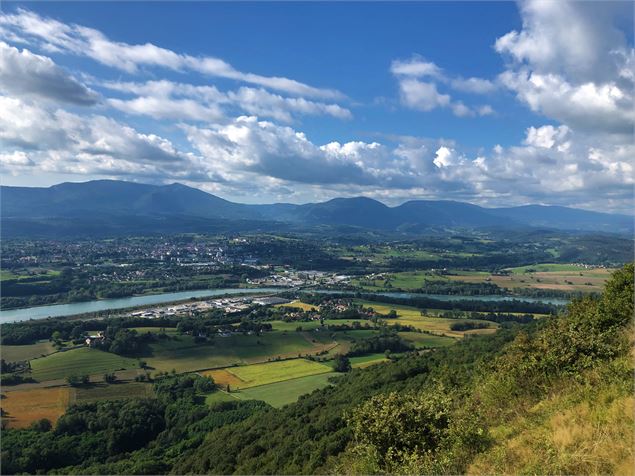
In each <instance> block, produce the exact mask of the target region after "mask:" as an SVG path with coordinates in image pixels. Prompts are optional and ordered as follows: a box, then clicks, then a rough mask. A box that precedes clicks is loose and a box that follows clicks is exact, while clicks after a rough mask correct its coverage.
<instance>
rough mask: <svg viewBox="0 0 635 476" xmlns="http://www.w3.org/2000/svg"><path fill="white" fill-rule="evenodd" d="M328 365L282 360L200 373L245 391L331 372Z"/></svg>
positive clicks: (300, 360) (298, 360) (302, 360)
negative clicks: (250, 388)
mask: <svg viewBox="0 0 635 476" xmlns="http://www.w3.org/2000/svg"><path fill="white" fill-rule="evenodd" d="M332 370H333V369H332V368H331V367H330V366H328V365H324V364H320V363H318V362H313V361H310V360H305V359H292V360H282V361H279V362H268V363H264V364H252V365H245V366H239V367H230V368H227V369H220V370H211V371H207V372H201V374H202V375H206V376H210V377H212V378H213V379H214V381H215V382H217V383H219V384H222V385H227V384H229V385H230V388H235V389H245V388H249V387H256V386H258V385H266V384H270V383H274V382H281V381H283V380H291V379H295V378H299V377H306V376H307V375H315V374H321V373H327V372H332Z"/></svg>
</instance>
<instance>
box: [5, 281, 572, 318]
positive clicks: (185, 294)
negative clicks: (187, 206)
mask: <svg viewBox="0 0 635 476" xmlns="http://www.w3.org/2000/svg"><path fill="white" fill-rule="evenodd" d="M281 291H285V289H282V288H252V289H237V288H222V289H204V290H200V291H182V292H177V293H163V294H148V295H145V296H131V297H125V298H116V299H98V300H96V301H86V302H74V303H70V304H53V305H50V306H36V307H28V308H24V309H12V310H7V311H0V323H2V324H6V323H9V322H18V321H27V320H29V319H44V318H46V317H64V316H74V315H77V314H85V313H88V312H98V311H108V310H114V309H125V308H128V307H136V306H153V305H156V304H164V303H166V302H173V301H185V300H187V299H190V298H205V297H213V296H221V295H224V294H241V293H250V294H251V293H254V294H255V293H276V292H281ZM310 291H312V292H318V293H338V294H355V292H353V291H335V290H327V289H317V290H310ZM363 294H377V295H380V296H387V297H393V298H400V299H406V298H412V297H425V298H430V299H438V300H440V301H462V300H472V301H512V300H514V299H515V300H518V301H526V302H544V303H547V304H553V305H556V306H560V305H564V304H567V302H568V301H567V300H566V299H558V298H532V297H524V296H501V295H496V294H492V295H487V296H456V295H446V294H420V293H398V292H394V293H393V292H385V293H370V292H368V293H363Z"/></svg>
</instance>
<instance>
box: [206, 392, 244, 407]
mask: <svg viewBox="0 0 635 476" xmlns="http://www.w3.org/2000/svg"><path fill="white" fill-rule="evenodd" d="M232 395H233V394H231V393H227V392H223V391H222V390H218V391H216V392H212V393H210V394H209V395H206V396H205V403H206V404H208V405H213V404H215V403H220V402H234V401H236V400H237V399H238V400H240V399H239V398H238V397H233V396H232Z"/></svg>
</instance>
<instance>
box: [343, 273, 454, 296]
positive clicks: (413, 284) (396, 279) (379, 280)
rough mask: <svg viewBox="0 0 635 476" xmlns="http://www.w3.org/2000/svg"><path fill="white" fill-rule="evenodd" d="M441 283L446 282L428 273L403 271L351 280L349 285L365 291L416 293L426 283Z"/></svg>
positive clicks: (441, 277) (440, 277) (442, 278)
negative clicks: (384, 290)
mask: <svg viewBox="0 0 635 476" xmlns="http://www.w3.org/2000/svg"><path fill="white" fill-rule="evenodd" d="M443 281H447V279H445V278H444V277H443V276H439V275H437V274H434V273H431V272H429V271H404V272H400V273H381V274H378V275H376V276H369V277H364V278H357V279H352V280H351V284H352V285H354V286H357V287H359V288H362V289H364V290H366V291H378V290H381V289H386V288H395V289H403V290H404V291H416V290H419V289H421V288H422V287H423V286H424V285H425V284H426V283H430V282H437V283H438V282H443Z"/></svg>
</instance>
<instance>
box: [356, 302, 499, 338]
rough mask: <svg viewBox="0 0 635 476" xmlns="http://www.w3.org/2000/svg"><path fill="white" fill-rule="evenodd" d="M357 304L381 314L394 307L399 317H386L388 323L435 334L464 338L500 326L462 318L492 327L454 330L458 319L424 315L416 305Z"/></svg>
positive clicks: (464, 320)
mask: <svg viewBox="0 0 635 476" xmlns="http://www.w3.org/2000/svg"><path fill="white" fill-rule="evenodd" d="M355 302H356V303H357V304H362V305H363V306H364V307H372V308H373V309H374V310H375V311H376V312H379V313H380V314H388V313H389V312H390V311H391V310H392V309H394V310H395V311H397V319H386V322H387V323H388V325H391V324H392V323H399V324H403V325H408V326H412V327H414V328H415V329H420V330H422V331H429V332H432V333H434V334H439V335H444V336H448V337H455V338H462V337H463V336H464V335H465V334H488V333H491V332H493V330H492V329H496V328H498V324H496V323H495V322H490V321H484V320H478V319H462V320H461V321H460V322H487V323H489V325H490V327H491V329H476V330H473V331H466V332H463V331H453V330H451V329H450V326H451V325H452V324H453V323H456V322H459V321H457V319H448V318H443V317H429V316H427V315H426V316H422V315H421V310H420V309H417V308H416V307H411V306H402V305H399V304H390V303H381V302H375V301H364V300H361V299H355Z"/></svg>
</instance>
